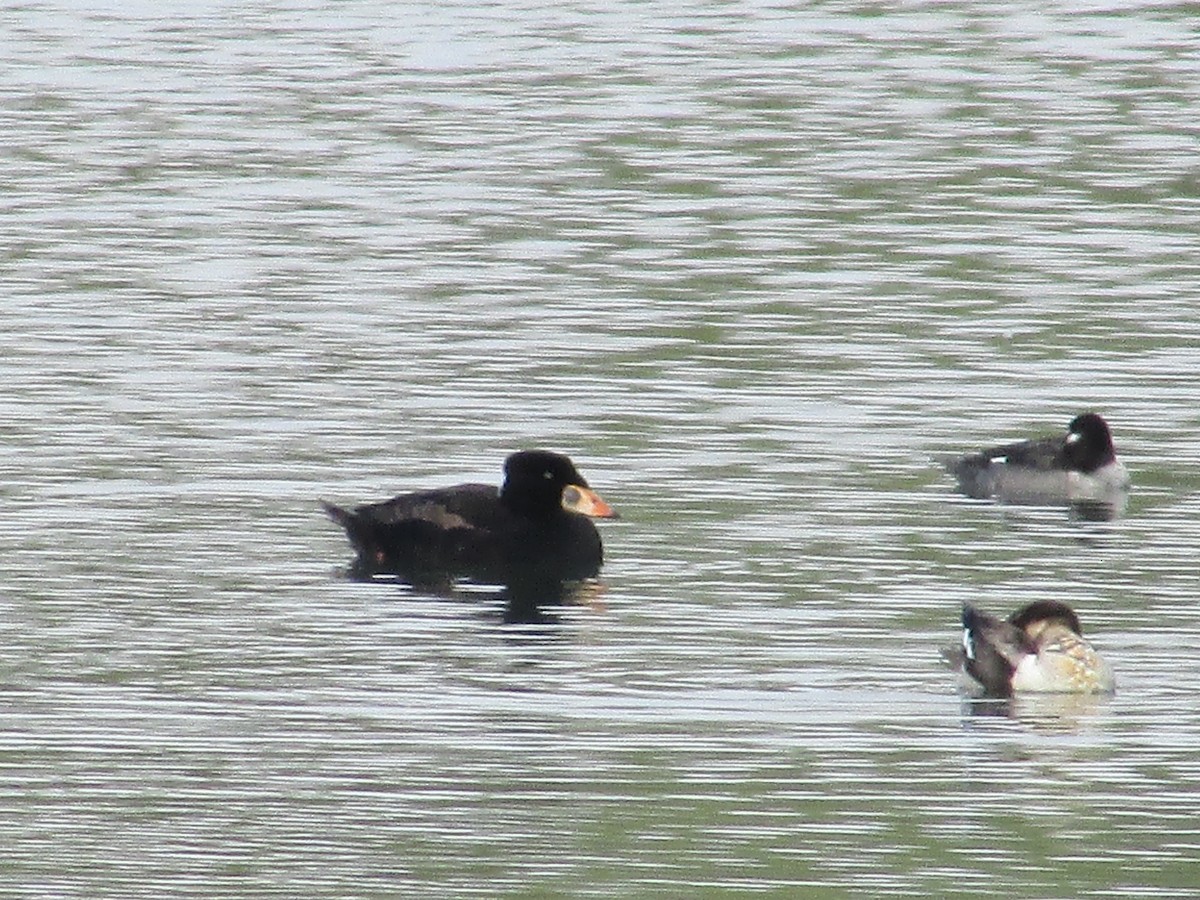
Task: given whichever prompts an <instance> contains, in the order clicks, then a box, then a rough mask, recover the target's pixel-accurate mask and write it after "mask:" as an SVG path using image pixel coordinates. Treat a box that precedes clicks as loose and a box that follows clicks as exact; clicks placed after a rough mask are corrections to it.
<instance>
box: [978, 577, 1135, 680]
mask: <svg viewBox="0 0 1200 900" xmlns="http://www.w3.org/2000/svg"><path fill="white" fill-rule="evenodd" d="M962 624H963V636H962V650H963V652H962V656H961V661H962V666H963V671H964V672H966V674H967V675H969V676H970V677H971V678H972V679H974V680H975V681H976V682H978V683H979V685H980V686H982V688H983V693H984V695H985V696H989V697H1011V696H1012V695H1013V694H1019V693H1026V692H1030V693H1059V694H1108V693H1112V692H1113V691H1114V690H1115V689H1116V682H1115V681H1114V679H1113V675H1112V671H1111V670H1110V669H1109V667H1108V664H1107V663H1105V662H1104V660H1103V659H1101V658H1100V655H1099V654H1098V653H1097V652H1096V651H1095V649H1094V648H1093V647H1092V645H1091V644H1089V643H1088V642H1087V641H1086V640H1084V638H1083V633H1082V629H1081V628H1080V625H1079V617H1078V616H1077V615H1075V611H1074V610H1072V609H1071V608H1070V607H1069V606H1067V605H1066V604H1065V603H1060V602H1058V601H1057V600H1038V601H1035V602H1033V603H1030V604H1028V605H1026V606H1023V607H1021V608H1020V609H1018V610H1017V611H1016V612H1015V613H1013V614H1012V615H1011V616H1009V617H1008V619H1007V620H1002V619H997V618H996V617H995V616H991V615H988V614H987V613H985V612H981V611H980V610H978V609H976V608H975V607H973V606H971V605H969V604H964V605H963V614H962Z"/></svg>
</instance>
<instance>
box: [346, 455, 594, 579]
mask: <svg viewBox="0 0 1200 900" xmlns="http://www.w3.org/2000/svg"><path fill="white" fill-rule="evenodd" d="M322 506H323V507H324V508H325V511H326V513H327V514H328V515H329V517H330V518H331V519H333V520H334V521H335V522H337V523H338V524H339V525H341V526H342V528H344V529H345V530H346V535H347V537H348V538H349V539H350V543H351V545H352V546H353V547H354V550H355V552H356V554H357V558H356V559H355V562H354V564H353V566H352V569H351V571H352V573H353V574H354V575H355V576H356V577H361V578H369V577H371V576H372V575H375V574H381V573H386V574H393V575H396V576H398V577H400V578H402V579H404V580H406V581H410V582H412V583H414V584H439V583H447V582H449V581H452V580H454V579H458V578H467V579H471V580H474V581H480V582H489V583H508V582H510V581H511V580H513V579H520V580H528V579H531V578H538V579H542V578H544V579H548V580H551V581H553V580H556V579H557V580H563V579H581V578H590V577H594V576H595V575H597V574H598V573H599V571H600V566H601V564H602V563H603V561H604V551H603V546H602V544H601V541H600V534H599V532H598V531H597V530H596V526H595V525H594V524H592V521H591V519H592V518H615V517H616V515H617V514H616V512H615V511H614V510H613V508H612V507H611V506H609V505H608V504H607V503H606V502H605V501H604V500H603V499H601V497H600V495H599V494H597V493H596V492H595V491H593V490H592V489H591V488H590V487H589V486H588V483H587V480H586V479H584V477H583V476H582V475H580V474H579V471H578V470H577V469H576V468H575V465H574V463H572V462H571V460H570V459H568V458H567V457H565V456H563V455H561V454H558V453H552V452H550V451H548V450H521V451H519V452H517V453H513V454H512V455H511V456H509V457H508V458H507V459H506V460H505V461H504V482H503V484H502V485H501V486H500V488H499V489H497V488H496V487H494V486H492V485H487V484H459V485H455V486H453V487H444V488H433V489H431V490H423V491H414V492H412V493H407V494H400V495H399V496H396V497H393V498H392V499H390V500H384V501H381V502H378V503H367V504H363V505H361V506H356V507H354V508H352V509H346V508H343V507H340V506H336V505H334V504H332V503H326V502H324V501H323V502H322Z"/></svg>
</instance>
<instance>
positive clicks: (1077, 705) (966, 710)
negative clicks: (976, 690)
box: [963, 694, 1112, 734]
mask: <svg viewBox="0 0 1200 900" xmlns="http://www.w3.org/2000/svg"><path fill="white" fill-rule="evenodd" d="M1111 706H1112V696H1111V695H1108V694H1020V695H1018V696H1015V697H1004V698H994V697H971V698H968V699H966V700H964V702H963V714H964V716H966V717H967V722H966V724H967V725H968V727H969V726H970V720H971V719H974V718H995V717H1002V718H1006V719H1012V720H1013V721H1015V722H1018V723H1020V724H1021V725H1023V726H1025V727H1028V728H1030V729H1032V730H1033V731H1036V732H1041V733H1047V734H1070V733H1072V732H1077V731H1080V730H1083V729H1088V728H1098V727H1102V726H1103V725H1104V724H1105V720H1104V716H1105V715H1106V714H1108V713H1109V711H1110V709H1111Z"/></svg>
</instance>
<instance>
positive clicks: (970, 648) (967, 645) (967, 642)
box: [962, 628, 975, 659]
mask: <svg viewBox="0 0 1200 900" xmlns="http://www.w3.org/2000/svg"><path fill="white" fill-rule="evenodd" d="M962 647H963V653H965V654H967V659H974V658H975V641H973V640H972V639H971V629H970V628H964V629H963V637H962Z"/></svg>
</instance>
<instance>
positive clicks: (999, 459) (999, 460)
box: [991, 456, 1008, 466]
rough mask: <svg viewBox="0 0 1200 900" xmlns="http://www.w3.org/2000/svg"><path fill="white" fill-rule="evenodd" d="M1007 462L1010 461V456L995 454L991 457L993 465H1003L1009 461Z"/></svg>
mask: <svg viewBox="0 0 1200 900" xmlns="http://www.w3.org/2000/svg"><path fill="white" fill-rule="evenodd" d="M1007 462H1008V457H1007V456H993V457H992V458H991V463H992V465H996V466H1002V465H1004V464H1005V463H1007Z"/></svg>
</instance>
